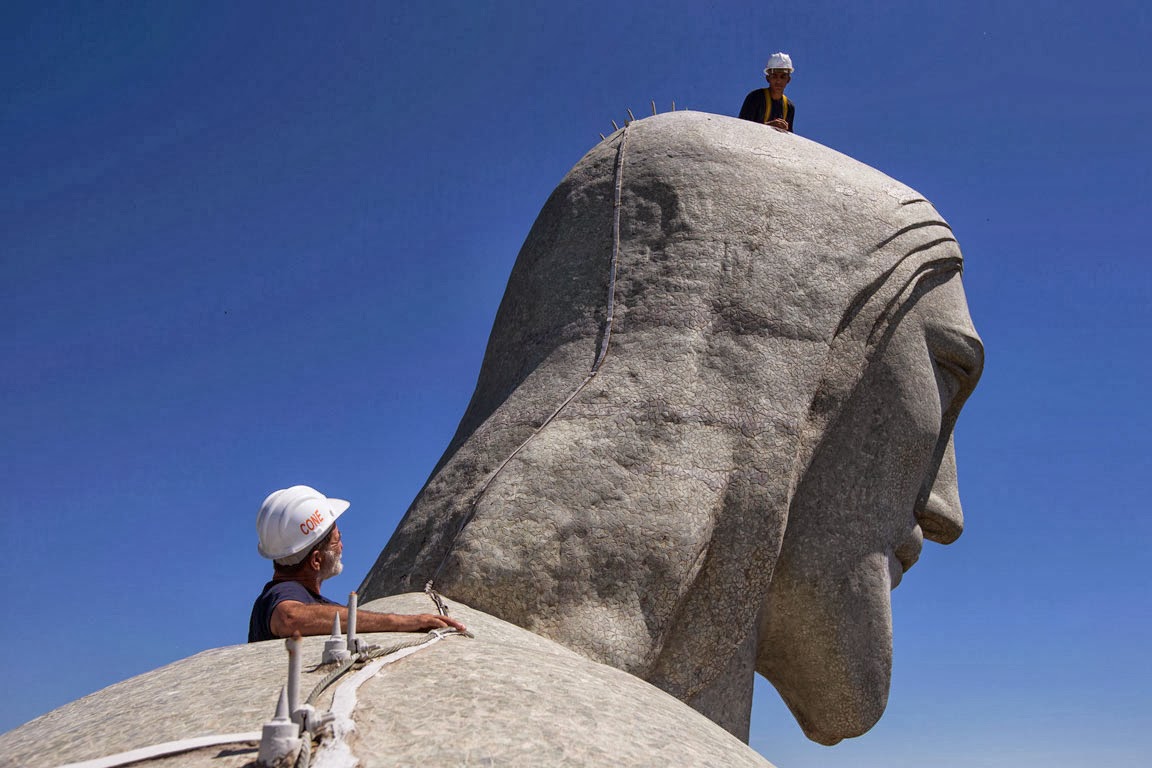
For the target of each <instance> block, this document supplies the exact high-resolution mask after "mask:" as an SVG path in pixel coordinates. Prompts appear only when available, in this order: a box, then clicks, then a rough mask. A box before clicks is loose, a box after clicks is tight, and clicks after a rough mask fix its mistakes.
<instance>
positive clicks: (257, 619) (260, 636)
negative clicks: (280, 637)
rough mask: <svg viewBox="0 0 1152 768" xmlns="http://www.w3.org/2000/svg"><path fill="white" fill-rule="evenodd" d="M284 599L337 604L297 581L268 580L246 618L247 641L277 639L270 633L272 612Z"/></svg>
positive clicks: (255, 641) (307, 602)
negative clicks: (248, 616)
mask: <svg viewBox="0 0 1152 768" xmlns="http://www.w3.org/2000/svg"><path fill="white" fill-rule="evenodd" d="M285 600H295V601H296V602H298V603H304V604H305V605H307V604H309V603H321V604H323V605H339V603H334V602H332V601H331V600H329V599H328V598H326V597H324V596H323V595H321V594H319V593H317V592H313V591H312V590H310V589H308V588H307V587H305V586H304V585H303V584H301V583H300V582H298V581H270V582H268V583H267V584H265V585H264V591H263V592H261V593H260V597H258V598H256V602H255V603H254V604H253V605H252V618H250V619H249V620H248V642H250V643H258V642H260V641H261V640H275V639H277V638H276V635H274V634H272V612H273V611H274V610H276V606H278V605H280V603H282V602H284V601H285Z"/></svg>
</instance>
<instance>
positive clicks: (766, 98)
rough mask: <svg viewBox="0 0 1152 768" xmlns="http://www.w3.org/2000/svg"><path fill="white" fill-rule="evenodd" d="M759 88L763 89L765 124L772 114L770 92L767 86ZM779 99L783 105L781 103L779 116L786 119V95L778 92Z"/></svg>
mask: <svg viewBox="0 0 1152 768" xmlns="http://www.w3.org/2000/svg"><path fill="white" fill-rule="evenodd" d="M760 90H762V91H764V124H765V125H767V124H768V120H769V117H770V116H771V114H772V93H771V91H769V89H767V88H761V89H760ZM780 100H781V101H782V102H783V105H782V109H783V112H782V114H781V115H780V117H782V118H784V120H785V121H787V120H788V97H787V96H785V95H784V94H780Z"/></svg>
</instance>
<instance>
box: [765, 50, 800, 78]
mask: <svg viewBox="0 0 1152 768" xmlns="http://www.w3.org/2000/svg"><path fill="white" fill-rule="evenodd" d="M774 69H786V70H788V71H789V72H792V71H793V70H792V57H791V56H789V55H788V54H786V53H774V54H772V55H771V56H769V57H768V63H767V64H765V65H764V74H768V73H769V72H771V71H772V70H774Z"/></svg>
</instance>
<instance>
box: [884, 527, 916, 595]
mask: <svg viewBox="0 0 1152 768" xmlns="http://www.w3.org/2000/svg"><path fill="white" fill-rule="evenodd" d="M922 549H924V532H923V531H922V530H921V529H920V526H919V525H914V526H912V530H911V531H909V532H908V536H907V538H905V539H904V541H903V542H901V543H900V546H898V547H896V549H895V550H894V551H893V552H892V554H891V555H890V556H889V558H888V571H889V575H890V576H891V577H892V589H896V587H898V586H900V582H901V581H902V580H903V578H904V574H905V573H907V572H908V570H909V569H910V568H911V567H912V566H914V565H916V561H917V560H919V559H920V551H921V550H922Z"/></svg>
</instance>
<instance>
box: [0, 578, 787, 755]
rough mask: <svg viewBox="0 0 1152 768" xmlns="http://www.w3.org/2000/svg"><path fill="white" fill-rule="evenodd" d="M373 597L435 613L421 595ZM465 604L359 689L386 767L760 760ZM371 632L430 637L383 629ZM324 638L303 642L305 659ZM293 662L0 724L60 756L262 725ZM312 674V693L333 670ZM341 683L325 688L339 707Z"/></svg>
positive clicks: (196, 661) (661, 701)
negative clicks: (450, 623)
mask: <svg viewBox="0 0 1152 768" xmlns="http://www.w3.org/2000/svg"><path fill="white" fill-rule="evenodd" d="M365 607H366V608H369V609H376V610H383V611H393V612H403V613H414V612H427V611H428V610H429V608H430V604H429V601H428V598H427V597H425V596H424V595H422V594H411V595H400V596H396V597H390V598H386V599H384V600H378V601H374V602H373V603H371V604H369V605H366V606H365ZM452 613H453V615H455V616H458V617H459V618H461V620H463V621H464V622H465V623H467V624H468V626H469V627H470V628H471V629H472V630H473V632H474V634H475V635H476V637H475V639H467V638H464V637H448V638H446V639H444V640H442V641H441V642H439V643H437V644H435V645H432V646H430V647H428V648H425V649H423V650H420V651H417V652H416V653H414V654H413V655H411V656H408V657H406V658H403V659H400V660H399V661H397V662H395V663H392V664H389V665H387V666H385V667H383V669H382V670H381V671H380V672H379V674H378V675H377V676H376V677H374V678H372V679H371V680H369V681H368V682H366V683H365V684H364V685H363V686H362V687H361V688H360V689H359V693H358V701H359V703H358V706H357V707H356V709H355V713H354V716H353V719H354V720H355V722H356V724H357V732H356V735H355V736H354V737H353V739H352V740H351V749H352V753H353V755H354V756H355V757H356V758H358V759H359V760H360V765H361V766H362V768H375V767H377V766H380V767H383V766H432V765H436V766H441V765H442V766H450V765H474V766H483V765H491V766H540V765H549V766H553V765H555V766H564V765H568V766H647V765H693V766H697V765H699V766H717V767H721V766H748V767H749V768H751V767H752V766H758V767H759V768H765V766H767V767H768V768H770V765H769V763H768V762H767V761H765V760H764V759H763V758H762V757H761V756H760V755H758V754H757V753H756V752H754V751H753V750H751V749H749V748H748V747H747V746H746V745H745V744H742V743H741V742H740V741H739V740H738V739H736V738H734V737H732V736H731V735H730V734H728V733H727V732H725V731H724V730H723V729H722V728H720V727H719V726H717V725H715V724H714V723H712V722H710V721H709V720H707V719H706V718H704V717H702V716H701V715H699V714H698V713H697V712H694V711H693V710H692V709H691V708H689V707H687V706H685V705H684V704H682V703H681V702H679V701H677V700H676V699H674V698H672V697H671V696H669V695H667V694H666V693H664V692H663V691H660V690H658V689H656V688H654V687H653V686H651V685H648V684H647V683H645V682H643V681H641V680H639V679H637V678H635V677H633V676H631V675H628V674H625V673H623V672H621V671H620V670H617V669H614V668H612V667H608V666H605V665H602V664H597V663H595V662H592V661H589V660H588V659H586V658H584V657H583V656H580V655H579V654H576V653H573V652H572V651H570V650H568V649H566V648H564V647H562V646H560V645H558V644H556V643H554V642H552V641H550V640H546V639H544V638H542V637H539V636H537V635H533V634H531V633H529V632H527V631H525V630H523V629H521V628H519V627H516V626H514V625H511V624H508V623H506V622H503V621H501V620H499V619H496V618H493V617H491V616H488V615H486V614H483V613H480V612H478V611H473V610H471V609H469V608H467V607H466V606H462V605H458V604H454V605H453V606H452ZM365 637H366V639H368V640H369V641H370V642H373V643H379V644H381V645H386V644H389V643H393V644H396V643H402V642H408V641H411V640H413V639H420V636H418V635H408V634H372V635H366V636H365ZM323 641H324V638H319V637H318V638H306V639H305V641H304V668H305V669H306V670H307V669H311V668H312V667H313V666H314V664H315V663H316V662H318V661H319V659H320V655H321V651H322V648H323ZM286 670H287V658H286V654H285V652H284V647H283V643H281V642H279V641H274V642H267V643H256V644H252V645H238V646H231V647H228V648H218V649H215V650H212V651H207V652H205V653H201V654H198V655H196V656H193V657H190V658H188V659H184V660H182V661H178V662H175V663H173V664H170V665H168V666H166V667H163V668H161V669H158V670H155V671H153V672H149V673H147V674H144V675H140V676H139V677H135V678H132V679H131V680H126V681H124V682H122V683H117V684H116V685H113V686H110V687H108V688H105V689H104V690H102V691H98V692H96V693H94V694H92V695H90V696H86V697H84V698H83V699H79V700H78V701H75V702H72V703H71V704H68V705H66V706H64V707H61V708H60V709H57V710H55V711H53V712H50V713H48V714H47V715H44V716H43V717H40V718H37V719H36V720H33V721H31V722H30V723H27V724H25V725H23V726H20V727H19V728H17V729H15V730H13V731H10V732H8V733H7V734H4V735H3V736H0V764H2V765H12V766H26V767H27V768H48V767H49V766H57V765H60V764H62V763H66V762H74V761H79V760H88V759H93V758H98V757H104V756H106V755H111V754H118V753H120V752H125V751H128V750H131V749H135V748H139V747H143V746H148V745H151V744H156V743H160V742H164V741H173V740H177V739H183V738H189V737H192V736H201V735H208V734H215V733H233V732H246V731H258V730H260V726H261V725H262V724H263V723H264V722H265V721H266V720H268V719H270V717H271V715H272V712H273V710H274V709H275V702H276V698H277V695H278V693H279V689H280V686H281V685H283V684H284V678H285V674H286ZM323 674H324V672H323V671H316V672H311V673H306V674H305V678H306V680H305V682H304V684H303V686H302V691H303V695H307V693H308V692H309V691H310V690H311V688H312V687H313V686H314V685H315V682H316V681H317V680H319V679H320V678H321V677H323ZM330 701H331V693H328V694H326V695H325V697H324V699H323V700H322V704H323V705H324V706H323V707H321V709H324V708H326V707H327V706H328V704H329V703H330ZM255 757H256V749H255V745H252V744H247V745H245V744H240V745H229V746H227V747H214V748H209V749H204V750H198V751H196V752H190V753H186V754H182V755H175V756H172V757H168V758H164V759H161V760H151V761H148V762H147V763H145V764H147V765H149V766H158V765H161V766H172V767H173V768H177V767H178V768H201V767H205V768H207V767H210V768H239V766H246V765H251V763H252V762H253V761H254V760H255Z"/></svg>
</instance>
